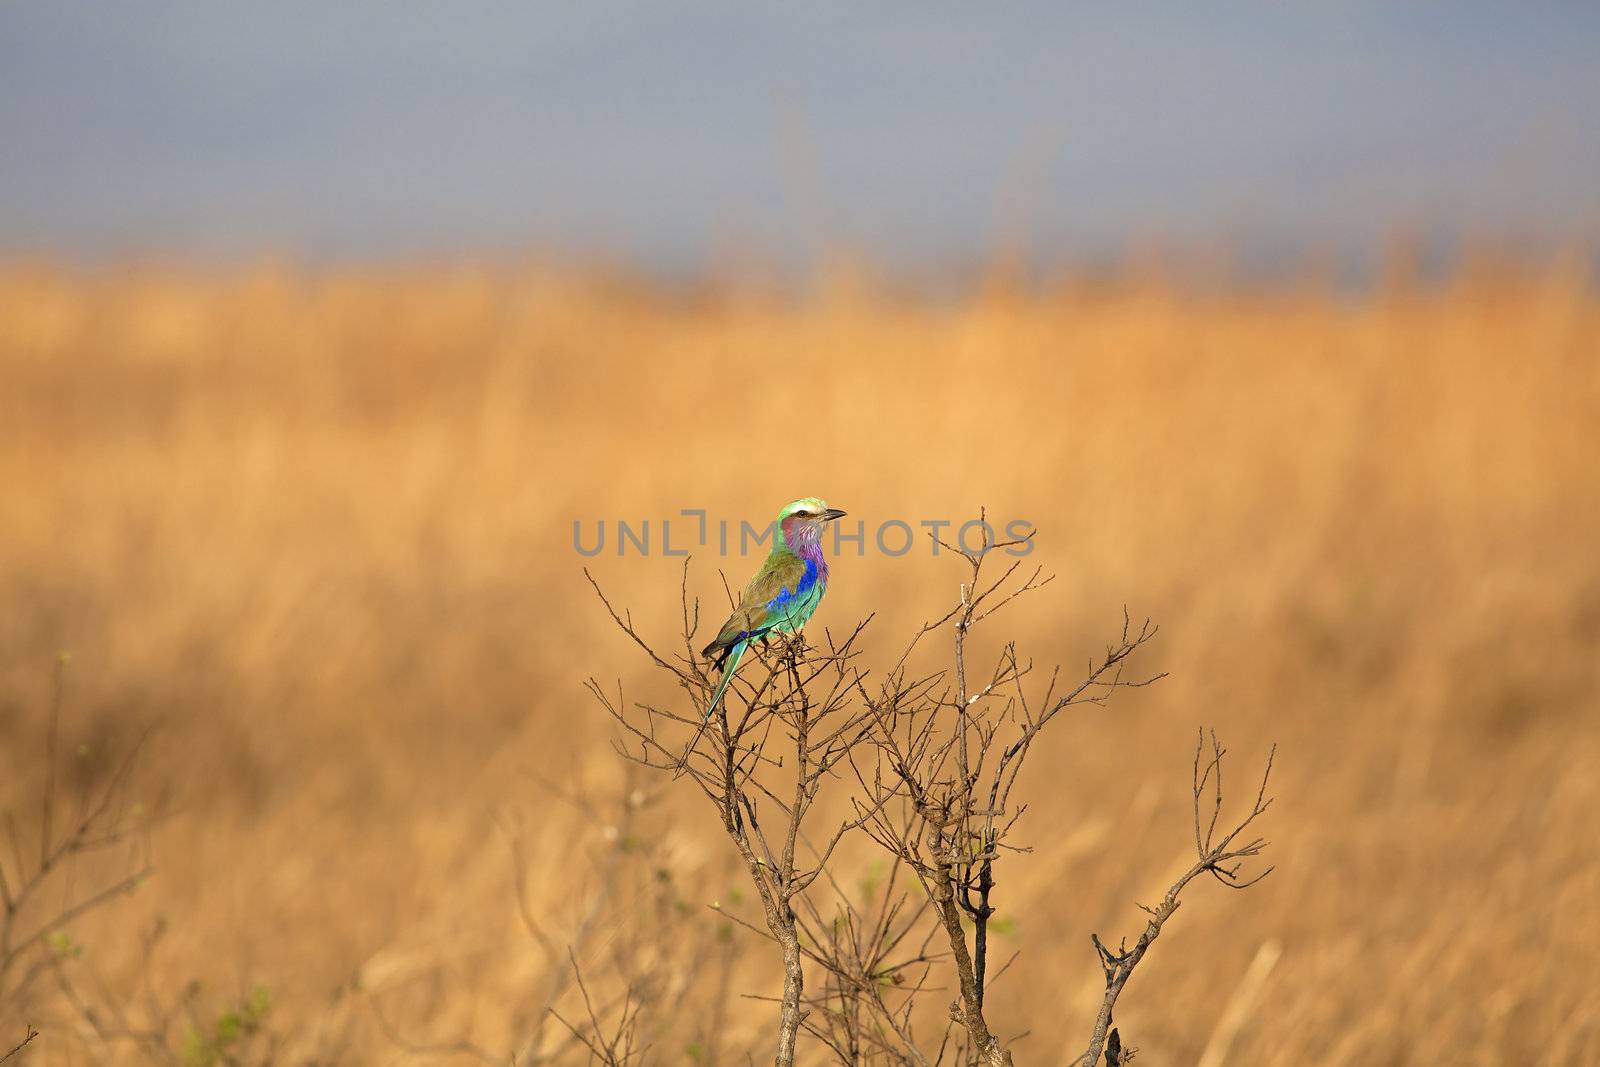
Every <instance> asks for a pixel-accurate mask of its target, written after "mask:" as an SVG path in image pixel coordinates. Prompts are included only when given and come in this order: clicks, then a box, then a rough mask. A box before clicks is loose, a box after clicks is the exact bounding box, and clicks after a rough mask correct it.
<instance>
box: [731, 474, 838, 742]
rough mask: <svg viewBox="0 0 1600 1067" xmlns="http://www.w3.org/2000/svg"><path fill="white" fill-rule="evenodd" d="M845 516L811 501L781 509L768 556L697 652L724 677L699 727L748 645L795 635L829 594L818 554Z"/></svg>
mask: <svg viewBox="0 0 1600 1067" xmlns="http://www.w3.org/2000/svg"><path fill="white" fill-rule="evenodd" d="M844 514H845V513H844V512H843V511H840V510H839V509H838V508H830V507H829V506H828V505H827V504H826V503H825V502H823V501H822V500H820V499H818V498H817V497H814V496H803V497H801V498H800V499H799V500H796V501H794V502H793V503H790V504H787V505H785V506H784V508H783V510H782V511H780V512H778V520H777V522H776V523H775V524H774V531H775V533H774V535H773V538H772V551H771V552H769V553H768V554H767V559H766V562H765V563H763V564H762V565H761V569H760V570H758V571H756V573H755V577H753V578H751V579H750V584H749V585H747V586H745V587H744V594H743V595H742V596H740V597H739V606H738V607H736V608H734V609H733V614H732V615H729V616H728V621H727V622H725V623H723V624H722V629H721V631H720V632H718V634H717V636H716V639H715V640H713V641H712V642H711V643H710V644H709V645H707V646H706V647H705V648H704V649H702V650H701V652H700V654H701V655H702V656H711V657H714V662H713V666H714V667H717V668H720V669H721V670H722V678H721V680H719V681H718V682H717V688H716V690H715V691H714V692H713V693H712V694H711V702H710V703H709V704H707V705H706V713H705V718H704V719H702V720H701V725H702V728H703V727H704V724H705V723H706V722H707V721H709V720H710V719H711V716H712V715H713V714H714V713H715V712H716V710H717V705H718V704H719V703H721V701H722V694H723V691H724V690H726V689H727V688H728V683H729V682H731V681H732V680H733V674H734V672H735V671H736V670H738V669H739V661H740V660H741V659H743V658H744V654H745V650H746V649H748V648H749V647H750V643H751V642H752V641H755V640H757V639H760V638H764V637H765V636H766V635H767V634H769V633H771V632H773V631H777V632H778V633H793V632H794V631H796V630H798V629H800V628H801V627H802V626H804V625H805V624H806V622H807V620H809V619H810V618H811V616H812V614H813V613H814V612H815V611H816V610H817V605H818V604H819V603H821V602H822V594H823V593H825V592H826V591H827V589H828V560H827V558H826V557H825V556H823V554H822V529H823V527H824V526H826V525H827V524H828V523H830V522H832V521H834V520H835V519H838V518H840V517H842V516H843V515H844Z"/></svg>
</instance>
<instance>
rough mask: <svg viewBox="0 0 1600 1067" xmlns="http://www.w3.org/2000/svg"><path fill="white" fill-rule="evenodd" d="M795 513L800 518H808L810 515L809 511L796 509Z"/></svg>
mask: <svg viewBox="0 0 1600 1067" xmlns="http://www.w3.org/2000/svg"><path fill="white" fill-rule="evenodd" d="M795 514H796V515H798V516H800V517H801V518H802V519H809V518H810V517H811V512H809V511H797V512H795Z"/></svg>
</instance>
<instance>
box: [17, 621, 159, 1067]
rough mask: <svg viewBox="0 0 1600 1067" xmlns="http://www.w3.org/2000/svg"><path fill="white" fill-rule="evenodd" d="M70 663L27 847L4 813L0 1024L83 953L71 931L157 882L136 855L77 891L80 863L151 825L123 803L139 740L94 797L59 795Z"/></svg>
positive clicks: (56, 692)
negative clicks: (88, 917)
mask: <svg viewBox="0 0 1600 1067" xmlns="http://www.w3.org/2000/svg"><path fill="white" fill-rule="evenodd" d="M70 664H71V657H70V656H69V655H68V654H67V653H65V652H63V653H61V654H60V656H58V657H57V659H56V668H55V678H54V685H53V688H52V692H51V700H50V717H49V725H48V727H47V732H46V735H45V752H44V782H43V784H42V786H41V787H40V794H39V807H38V809H37V811H38V815H37V819H36V821H35V822H34V823H33V826H34V830H33V833H32V835H31V839H30V837H29V835H27V834H25V833H24V832H23V830H22V829H21V828H20V826H19V824H18V820H17V818H16V815H15V813H14V812H12V811H6V812H4V813H0V824H3V828H4V833H5V845H6V848H5V849H4V850H0V1018H6V1019H10V1018H16V1017H18V1016H26V1015H27V1014H28V1013H30V1012H35V1011H37V1010H38V1007H39V999H40V998H39V995H38V983H39V980H40V979H41V978H44V977H46V976H47V975H50V974H52V973H55V974H57V975H59V974H60V973H61V971H62V967H63V964H65V963H66V962H67V961H70V960H73V959H76V958H77V957H78V956H80V955H81V954H82V947H81V946H80V945H79V944H78V943H77V942H76V941H74V939H73V936H72V924H73V922H74V921H76V920H77V919H80V918H82V917H83V916H84V915H86V914H88V913H90V912H92V911H95V910H97V909H100V908H103V907H105V906H107V905H109V904H111V903H112V902H113V901H115V900H116V899H117V898H119V897H123V896H126V895H127V894H129V893H132V892H133V891H134V890H135V889H137V888H138V887H139V886H140V884H142V883H143V882H144V880H145V879H146V878H148V877H149V876H150V875H151V874H152V873H154V868H153V867H152V866H151V864H150V863H149V862H148V861H147V860H145V859H144V858H143V856H142V854H141V850H138V849H137V848H136V849H135V851H134V852H133V853H132V854H131V856H130V859H129V861H128V864H127V867H128V868H131V869H127V870H126V873H122V874H119V875H114V876H112V877H111V878H109V879H108V880H105V881H103V882H101V883H100V884H99V885H98V887H94V888H88V889H83V888H80V887H79V885H78V877H79V876H81V874H82V872H81V871H79V870H78V865H79V863H80V861H83V860H86V859H89V858H90V857H93V856H95V855H97V854H106V853H112V852H114V851H115V850H117V849H118V848H120V847H122V846H127V845H133V846H137V845H138V843H139V841H138V838H139V835H140V834H141V832H142V831H144V830H146V829H148V827H149V826H150V825H151V824H152V821H153V820H152V816H151V815H150V813H148V812H146V811H145V810H144V809H143V808H142V807H141V806H140V805H138V804H135V803H132V802H131V801H130V800H129V798H128V796H127V785H128V777H129V775H130V773H131V772H132V770H133V766H134V764H135V762H136V761H137V759H138V755H139V751H140V749H141V747H142V745H143V740H144V739H143V738H142V737H141V738H140V740H139V742H138V743H136V744H134V745H133V746H132V747H130V749H129V750H128V752H127V753H125V754H124V755H123V757H122V759H121V760H120V761H119V762H118V763H116V764H115V766H114V768H113V770H112V771H111V774H110V775H109V777H107V778H106V779H105V780H104V781H103V782H102V783H101V784H100V785H99V787H98V788H95V787H94V785H93V783H92V782H91V781H90V780H88V779H85V780H84V784H83V786H82V788H81V789H80V790H79V791H78V793H77V796H76V797H66V796H63V793H64V790H63V789H62V787H61V784H60V782H59V770H60V768H59V764H60V753H59V750H60V745H61V714H62V704H63V702H64V699H65V690H66V678H67V668H68V667H69V666H70ZM37 1034H38V1032H37V1031H36V1030H35V1029H34V1028H33V1027H32V1026H31V1025H30V1026H27V1027H26V1029H25V1033H24V1034H23V1035H21V1038H22V1040H21V1044H18V1045H16V1046H15V1047H14V1048H10V1051H8V1052H6V1053H5V1055H4V1056H0V1060H4V1059H9V1058H10V1057H12V1056H14V1055H17V1054H18V1053H19V1052H21V1050H22V1049H23V1048H24V1047H26V1046H27V1045H28V1043H29V1042H31V1041H33V1040H34V1038H35V1037H36V1036H37ZM6 1036H9V1035H6ZM7 1047H10V1046H7Z"/></svg>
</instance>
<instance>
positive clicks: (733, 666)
mask: <svg viewBox="0 0 1600 1067" xmlns="http://www.w3.org/2000/svg"><path fill="white" fill-rule="evenodd" d="M748 645H749V642H748V641H740V642H739V643H738V644H736V645H734V646H733V647H732V648H731V649H729V650H728V651H727V654H726V655H725V657H724V660H723V662H724V666H723V668H722V678H721V679H720V680H719V681H718V682H717V688H716V689H715V690H713V691H712V693H711V703H709V704H707V705H706V715H705V718H704V719H702V720H701V725H702V727H703V726H704V724H705V723H707V722H709V721H711V716H712V715H714V714H716V711H717V705H718V704H720V703H722V694H723V692H724V691H725V690H726V689H727V688H728V683H729V682H731V681H733V672H734V671H737V670H738V669H739V661H740V660H741V659H743V658H744V650H745V648H746V647H747V646H748Z"/></svg>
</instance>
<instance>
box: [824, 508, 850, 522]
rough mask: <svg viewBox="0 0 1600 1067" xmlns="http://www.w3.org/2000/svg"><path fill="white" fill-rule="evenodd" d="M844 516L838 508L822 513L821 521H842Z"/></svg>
mask: <svg viewBox="0 0 1600 1067" xmlns="http://www.w3.org/2000/svg"><path fill="white" fill-rule="evenodd" d="M844 516H845V513H844V512H842V511H840V510H839V509H838V508H829V509H828V510H827V511H824V512H823V513H822V521H823V522H832V521H833V520H834V519H842V518H844Z"/></svg>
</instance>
